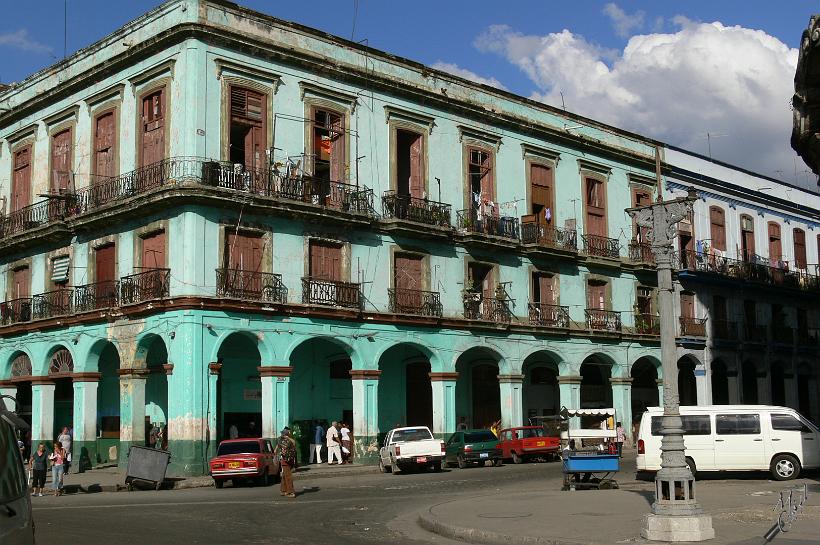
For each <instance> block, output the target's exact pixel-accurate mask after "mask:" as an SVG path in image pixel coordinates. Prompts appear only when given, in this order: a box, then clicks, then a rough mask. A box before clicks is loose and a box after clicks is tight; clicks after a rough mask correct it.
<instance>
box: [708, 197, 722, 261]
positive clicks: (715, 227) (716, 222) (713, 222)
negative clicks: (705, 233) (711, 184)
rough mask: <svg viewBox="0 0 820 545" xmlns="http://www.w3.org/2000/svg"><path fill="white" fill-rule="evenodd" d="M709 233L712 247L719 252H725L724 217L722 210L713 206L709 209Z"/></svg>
mask: <svg viewBox="0 0 820 545" xmlns="http://www.w3.org/2000/svg"><path fill="white" fill-rule="evenodd" d="M709 223H710V233H711V236H712V247H713V248H715V249H716V250H720V251H721V252H725V251H726V215H725V213H724V211H723V209H722V208H720V207H718V206H713V207H711V208H710V209H709Z"/></svg>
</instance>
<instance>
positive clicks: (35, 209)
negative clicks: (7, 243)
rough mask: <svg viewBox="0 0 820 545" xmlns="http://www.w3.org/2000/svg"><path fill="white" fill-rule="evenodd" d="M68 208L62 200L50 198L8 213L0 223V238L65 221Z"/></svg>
mask: <svg viewBox="0 0 820 545" xmlns="http://www.w3.org/2000/svg"><path fill="white" fill-rule="evenodd" d="M68 210H69V206H68V205H67V203H66V200H64V199H63V198H58V197H55V198H50V199H48V200H45V201H42V202H38V203H35V204H32V205H29V206H24V207H23V208H20V209H19V210H15V211H13V212H11V213H9V215H8V216H6V217H4V218H2V221H0V238H5V237H10V236H12V235H16V234H18V233H22V232H24V231H27V230H29V229H34V228H36V227H40V226H42V225H47V224H48V223H51V222H53V221H58V220H62V219H65V217H66V216H67V215H69V214H68Z"/></svg>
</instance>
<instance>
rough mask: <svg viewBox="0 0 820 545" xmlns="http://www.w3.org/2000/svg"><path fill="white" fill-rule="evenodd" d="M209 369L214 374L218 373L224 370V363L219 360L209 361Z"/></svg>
mask: <svg viewBox="0 0 820 545" xmlns="http://www.w3.org/2000/svg"><path fill="white" fill-rule="evenodd" d="M208 370H209V371H210V372H211V374H212V375H218V374H219V373H220V371H222V364H221V363H217V362H212V363H209V364H208Z"/></svg>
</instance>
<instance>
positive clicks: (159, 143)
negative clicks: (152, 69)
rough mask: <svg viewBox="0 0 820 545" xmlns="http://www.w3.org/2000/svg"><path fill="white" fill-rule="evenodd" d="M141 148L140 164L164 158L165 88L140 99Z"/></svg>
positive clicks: (148, 163) (143, 164)
mask: <svg viewBox="0 0 820 545" xmlns="http://www.w3.org/2000/svg"><path fill="white" fill-rule="evenodd" d="M140 137H141V139H142V150H141V153H140V166H145V165H150V164H152V163H156V162H159V161H162V160H163V159H165V89H164V88H162V89H157V90H156V91H154V92H153V93H151V94H149V95H147V96H145V97H143V99H142V134H141V135H140Z"/></svg>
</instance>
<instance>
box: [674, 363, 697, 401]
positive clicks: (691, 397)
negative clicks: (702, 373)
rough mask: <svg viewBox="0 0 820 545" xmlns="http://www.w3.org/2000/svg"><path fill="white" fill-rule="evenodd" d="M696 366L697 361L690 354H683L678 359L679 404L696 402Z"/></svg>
mask: <svg viewBox="0 0 820 545" xmlns="http://www.w3.org/2000/svg"><path fill="white" fill-rule="evenodd" d="M696 367H697V362H696V361H695V360H694V359H693V358H692V357H690V356H683V357H682V358H680V359H679V360H678V397H679V399H680V404H681V405H697V404H698V386H697V380H696V379H695V368H696Z"/></svg>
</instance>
